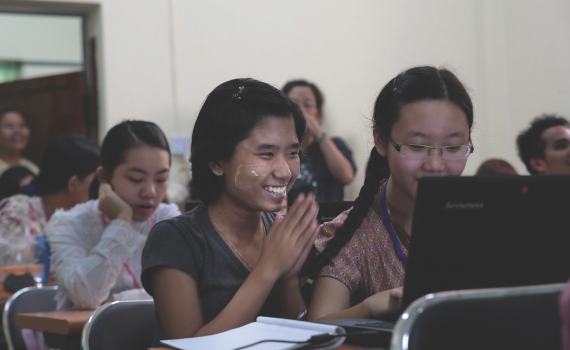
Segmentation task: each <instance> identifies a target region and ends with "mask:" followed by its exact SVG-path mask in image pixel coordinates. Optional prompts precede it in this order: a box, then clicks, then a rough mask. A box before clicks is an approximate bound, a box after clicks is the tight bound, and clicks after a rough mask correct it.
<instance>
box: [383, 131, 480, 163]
mask: <svg viewBox="0 0 570 350" xmlns="http://www.w3.org/2000/svg"><path fill="white" fill-rule="evenodd" d="M388 140H389V141H390V143H391V144H392V146H394V148H395V149H396V151H398V152H399V153H400V156H402V157H404V158H410V159H426V158H428V157H429V154H430V152H431V150H432V149H437V150H439V154H440V155H441V158H443V159H447V160H460V159H466V158H467V157H469V155H470V154H471V153H473V151H474V150H475V147H473V143H472V142H471V139H469V144H468V145H456V146H445V147H432V146H426V145H416V144H412V143H404V144H401V145H400V144H397V143H396V141H394V140H393V139H392V138H391V137H390V136H388Z"/></svg>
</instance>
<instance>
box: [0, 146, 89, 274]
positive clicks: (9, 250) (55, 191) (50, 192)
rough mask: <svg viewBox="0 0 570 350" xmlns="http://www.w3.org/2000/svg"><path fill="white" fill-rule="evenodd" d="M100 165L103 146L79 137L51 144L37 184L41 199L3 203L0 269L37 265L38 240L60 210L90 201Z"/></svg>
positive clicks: (16, 198) (0, 210) (20, 196)
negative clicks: (57, 210)
mask: <svg viewBox="0 0 570 350" xmlns="http://www.w3.org/2000/svg"><path fill="white" fill-rule="evenodd" d="M98 165H99V146H97V145H96V144H94V143H92V142H91V141H88V140H87V139H85V138H83V137H81V136H77V135H62V136H59V137H57V138H55V139H53V140H52V141H50V143H49V144H48V145H47V147H46V148H45V150H44V153H43V155H42V159H41V163H40V175H38V177H37V178H36V179H34V181H33V184H34V187H35V189H36V192H37V194H38V195H37V196H32V197H29V196H26V195H23V194H18V195H15V196H12V197H9V198H6V199H4V200H3V201H2V202H0V242H1V244H0V266H8V265H20V264H30V263H33V262H34V259H35V258H36V257H35V242H36V239H37V236H39V235H44V234H45V228H46V226H47V223H48V221H49V219H50V217H51V216H52V214H53V213H54V212H55V211H56V209H60V208H61V209H70V208H72V207H74V206H75V205H76V204H78V203H82V202H86V201H87V200H88V199H89V187H90V185H91V181H92V180H93V178H94V177H95V170H97V166H98ZM36 260H37V259H36ZM40 260H41V259H40ZM39 262H41V261H39Z"/></svg>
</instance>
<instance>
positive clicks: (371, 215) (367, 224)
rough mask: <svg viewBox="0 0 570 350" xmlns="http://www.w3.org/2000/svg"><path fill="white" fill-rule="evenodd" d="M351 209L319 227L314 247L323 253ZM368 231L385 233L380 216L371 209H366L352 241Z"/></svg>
mask: <svg viewBox="0 0 570 350" xmlns="http://www.w3.org/2000/svg"><path fill="white" fill-rule="evenodd" d="M352 209H353V208H350V209H348V210H345V211H343V212H342V213H340V214H339V215H338V216H337V217H336V218H334V219H333V220H332V221H329V222H325V223H323V224H322V225H321V228H320V231H319V235H318V237H317V239H316V241H315V247H316V248H317V249H318V250H319V251H323V250H324V249H325V247H326V246H327V244H328V242H329V241H330V240H331V239H332V238H333V237H334V235H335V233H336V231H337V230H338V229H339V228H340V227H341V226H342V225H344V222H345V221H346V218H347V217H348V214H349V213H350V212H351V211H352ZM370 229H375V230H376V231H385V228H384V222H383V220H382V216H381V215H378V214H377V213H376V211H374V209H373V208H368V212H367V214H366V217H364V219H363V220H362V223H361V224H360V225H359V227H358V228H357V229H356V230H355V231H354V234H353V235H352V238H351V241H352V240H360V236H361V235H367V231H369V230H370Z"/></svg>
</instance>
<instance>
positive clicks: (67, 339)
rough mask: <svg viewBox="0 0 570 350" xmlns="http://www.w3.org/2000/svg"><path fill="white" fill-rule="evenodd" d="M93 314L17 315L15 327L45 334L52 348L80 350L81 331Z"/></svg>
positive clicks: (67, 312)
mask: <svg viewBox="0 0 570 350" xmlns="http://www.w3.org/2000/svg"><path fill="white" fill-rule="evenodd" d="M92 313H93V310H69V311H51V312H34V313H25V314H16V316H15V317H14V326H15V327H17V328H29V329H33V330H35V331H41V332H44V340H45V342H46V344H47V345H48V346H49V347H50V348H56V349H64V348H66V349H74V348H77V349H78V348H79V347H80V342H81V331H82V330H83V326H84V325H85V323H87V320H88V319H89V317H90V316H91V314H92Z"/></svg>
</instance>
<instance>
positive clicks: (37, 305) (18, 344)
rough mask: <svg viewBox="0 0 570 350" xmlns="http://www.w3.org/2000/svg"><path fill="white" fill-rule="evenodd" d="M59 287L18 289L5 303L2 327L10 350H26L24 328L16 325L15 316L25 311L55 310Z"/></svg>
mask: <svg viewBox="0 0 570 350" xmlns="http://www.w3.org/2000/svg"><path fill="white" fill-rule="evenodd" d="M57 289H58V287H43V288H37V287H28V288H24V289H21V290H19V291H17V292H16V293H15V294H14V295H12V296H11V297H10V298H9V299H8V301H6V304H5V305H4V314H3V315H2V328H3V329H4V337H5V338H6V344H7V345H8V349H9V350H26V344H25V343H24V339H23V338H22V330H21V329H20V328H16V327H14V316H16V314H18V313H25V312H48V311H55V309H56V306H57V304H56V301H55V299H54V297H55V294H56V292H57Z"/></svg>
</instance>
